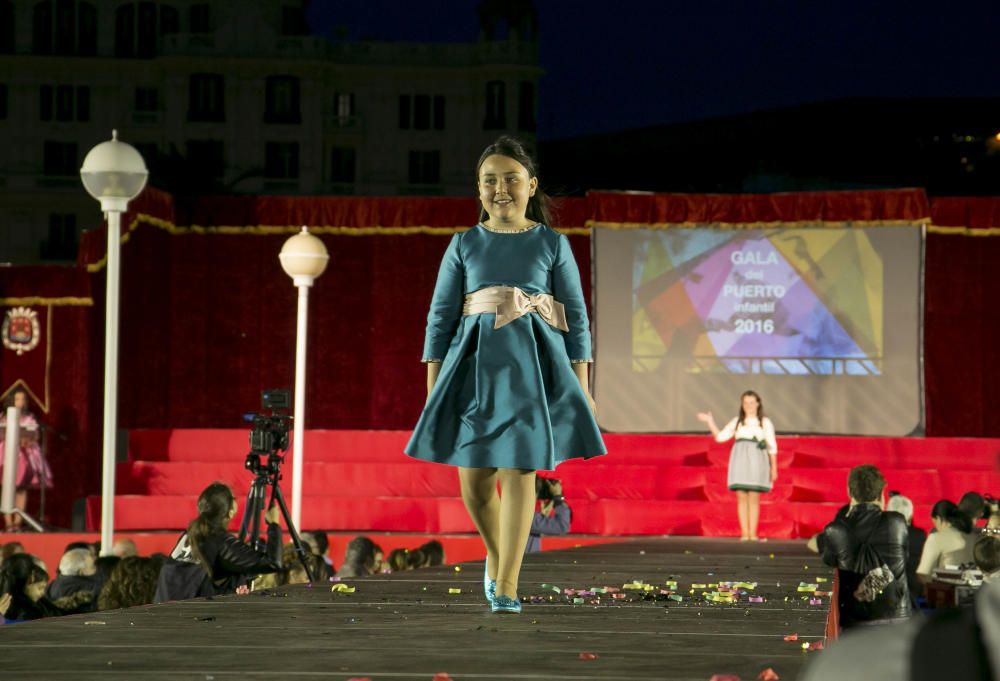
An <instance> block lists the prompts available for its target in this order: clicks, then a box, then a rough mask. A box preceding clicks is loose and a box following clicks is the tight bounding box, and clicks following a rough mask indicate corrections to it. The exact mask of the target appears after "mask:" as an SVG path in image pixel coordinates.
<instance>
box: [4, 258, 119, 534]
mask: <svg viewBox="0 0 1000 681" xmlns="http://www.w3.org/2000/svg"><path fill="white" fill-rule="evenodd" d="M22 298H40V299H41V300H40V301H36V302H32V303H31V305H32V306H40V305H46V306H48V305H51V308H50V314H51V316H52V326H51V329H52V338H51V339H50V341H51V342H52V344H53V345H52V354H51V361H50V362H49V364H48V370H49V382H50V389H49V412H48V413H47V414H42V413H39V411H40V410H39V408H38V405H33V409H34V410H35V412H36V415H37V416H38V419H39V421H40V422H41V423H42V425H43V426H45V427H46V430H45V434H44V437H45V438H46V449H47V452H48V457H49V463H50V464H51V465H52V468H53V471H55V476H54V477H55V488H54V489H53V490H52V491H51V492H50V493H49V494H48V496H47V497H46V518H47V519H49V520H50V521H55V522H57V523H60V524H62V525H64V526H68V525H69V518H70V516H71V514H72V508H73V500H74V499H76V498H79V497H82V496H84V495H85V494H91V493H93V492H94V491H95V490H96V489H98V487H99V486H100V477H101V466H100V455H99V451H100V442H99V440H100V432H101V424H100V418H101V410H100V404H101V392H100V383H101V365H96V366H95V365H94V362H93V360H94V359H95V357H94V353H93V350H94V348H95V347H101V346H100V343H101V341H100V340H99V339H95V338H94V337H93V334H94V331H95V329H96V328H97V327H99V326H100V325H101V324H102V323H103V317H96V318H95V315H94V308H93V307H92V306H91V305H90V302H91V301H92V299H93V291H92V288H91V277H90V275H88V274H87V273H86V271H85V270H82V269H77V268H69V267H0V300H3V301H11V300H16V299H22ZM19 304H20V303H19ZM46 332H47V329H46ZM95 344H96V345H95ZM7 352H9V351H4V352H0V362H3V361H4V359H3V357H4V355H6V353H7ZM0 373H2V372H0ZM94 377H96V378H94ZM95 384H96V390H95ZM6 387H7V386H4V389H5V388H6ZM0 390H2V389H0ZM95 399H96V402H95V401H94V400H95ZM95 404H96V405H97V406H96V408H95V407H94V405H95ZM95 434H96V436H95ZM94 439H96V440H98V442H97V449H96V450H95V449H92V448H91V447H90V445H89V443H90V442H92V441H93V440H94ZM95 452H96V453H97V457H96V458H95V457H94V454H95ZM38 503H39V495H38V493H32V494H31V495H30V496H29V501H28V511H29V513H31V514H33V515H35V517H38Z"/></svg>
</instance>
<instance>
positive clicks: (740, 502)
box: [736, 489, 750, 540]
mask: <svg viewBox="0 0 1000 681" xmlns="http://www.w3.org/2000/svg"><path fill="white" fill-rule="evenodd" d="M736 514H737V515H738V516H739V519H740V539H744V540H745V539H749V538H750V528H749V524H748V523H749V521H748V516H749V507H748V502H747V493H746V492H745V491H743V490H739V489H738V490H736Z"/></svg>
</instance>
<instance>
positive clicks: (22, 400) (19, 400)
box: [14, 392, 28, 410]
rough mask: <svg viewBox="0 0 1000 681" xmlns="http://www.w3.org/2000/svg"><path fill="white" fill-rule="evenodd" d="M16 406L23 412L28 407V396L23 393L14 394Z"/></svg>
mask: <svg viewBox="0 0 1000 681" xmlns="http://www.w3.org/2000/svg"><path fill="white" fill-rule="evenodd" d="M14 406H15V407H17V408H18V409H22V410H23V409H24V408H25V407H27V406H28V396H27V395H26V394H24V393H23V392H16V393H14Z"/></svg>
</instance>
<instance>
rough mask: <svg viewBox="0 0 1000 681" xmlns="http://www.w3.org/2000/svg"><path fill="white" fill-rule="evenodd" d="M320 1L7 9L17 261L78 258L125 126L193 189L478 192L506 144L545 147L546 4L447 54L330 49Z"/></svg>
mask: <svg viewBox="0 0 1000 681" xmlns="http://www.w3.org/2000/svg"><path fill="white" fill-rule="evenodd" d="M304 5H305V3H304V2H302V0H298V1H289V0H210V1H208V2H205V1H196V0H167V1H163V2H136V1H134V0H0V149H2V150H3V151H2V152H0V262H17V263H26V262H39V261H68V260H72V259H74V258H75V254H76V244H77V240H78V235H79V232H80V230H81V229H89V228H91V227H94V226H96V225H97V224H98V223H99V221H100V214H99V211H98V207H97V203H96V202H95V201H94V200H93V199H91V198H90V197H89V196H88V195H87V194H86V193H85V192H84V190H83V188H82V185H81V184H80V180H79V168H80V165H81V164H82V162H83V157H84V155H85V154H86V153H87V151H89V149H90V148H91V147H93V146H94V145H95V144H97V143H98V142H100V141H102V140H106V139H108V138H109V137H110V133H111V130H112V129H113V128H114V129H117V130H118V132H119V138H120V139H122V140H124V141H127V142H129V143H130V144H132V145H134V146H135V147H136V148H137V149H139V151H140V152H141V153H142V154H143V157H144V158H145V159H146V162H147V165H148V166H149V168H150V182H151V184H153V185H155V186H157V187H161V188H163V189H166V190H168V191H171V192H174V193H176V194H180V195H198V194H218V193H239V194H298V195H303V194H304V195H330V194H348V195H415V194H416V195H428V194H431V195H463V194H464V195H467V194H470V193H472V192H474V191H475V186H474V174H473V168H472V167H471V166H472V164H473V163H474V160H475V159H476V157H477V155H478V153H479V152H480V151H481V150H482V148H483V147H484V146H485V145H487V144H488V143H489V142H490V141H491V140H493V139H494V138H495V137H496V136H497V135H499V134H502V133H505V132H509V133H513V134H516V135H518V136H519V137H521V138H522V139H524V140H525V141H526V142H527V143H528V145H529V146H531V147H534V145H535V120H536V112H537V91H538V80H539V78H540V76H541V69H540V68H539V66H538V44H537V33H536V29H535V26H536V21H535V15H534V8H533V5H532V4H531V3H530V2H514V3H513V4H511V3H494V2H490V1H489V0H484V2H482V3H481V5H480V7H479V18H480V25H479V27H478V39H475V40H470V42H468V43H434V44H426V43H385V42H381V43H380V42H357V41H340V40H327V39H325V38H321V37H319V36H316V35H311V34H309V32H308V30H307V27H306V21H305V7H304ZM512 7H513V8H512ZM470 36H471V38H473V39H474V38H476V27H474V26H470Z"/></svg>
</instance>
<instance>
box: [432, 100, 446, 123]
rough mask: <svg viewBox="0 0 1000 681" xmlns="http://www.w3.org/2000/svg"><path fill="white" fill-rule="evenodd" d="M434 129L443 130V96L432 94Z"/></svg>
mask: <svg viewBox="0 0 1000 681" xmlns="http://www.w3.org/2000/svg"><path fill="white" fill-rule="evenodd" d="M434 129H435V130H444V96H443V95H434Z"/></svg>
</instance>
